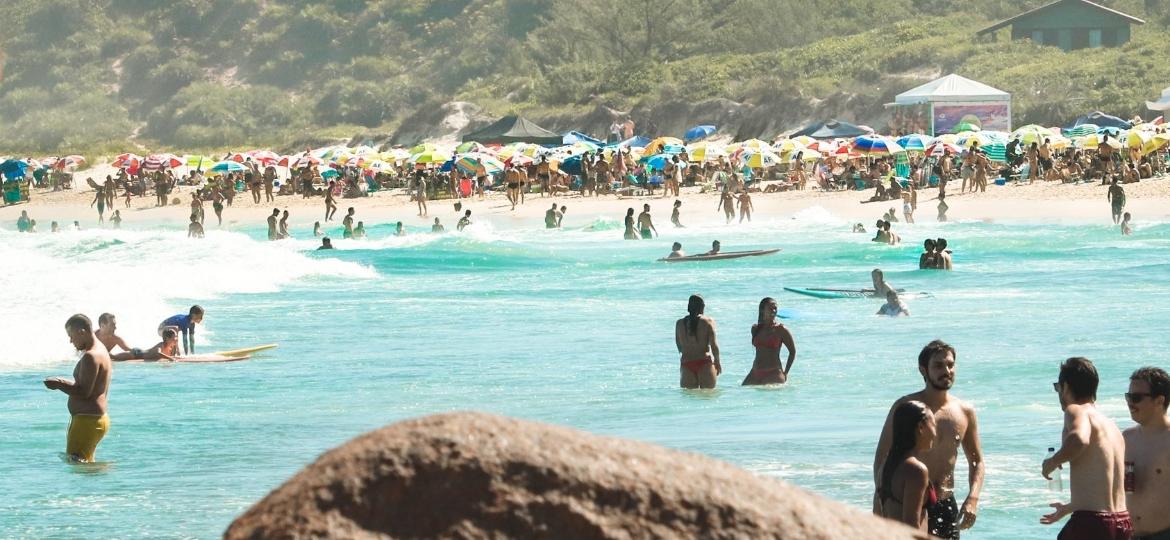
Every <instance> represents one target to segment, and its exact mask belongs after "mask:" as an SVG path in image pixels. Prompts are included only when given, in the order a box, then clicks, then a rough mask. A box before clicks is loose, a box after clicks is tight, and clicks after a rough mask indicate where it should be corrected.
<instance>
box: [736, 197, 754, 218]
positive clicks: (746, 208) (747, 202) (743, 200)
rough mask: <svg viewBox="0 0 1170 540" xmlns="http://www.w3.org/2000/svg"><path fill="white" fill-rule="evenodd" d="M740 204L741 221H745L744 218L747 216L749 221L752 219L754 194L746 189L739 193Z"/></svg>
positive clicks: (738, 201) (738, 202) (737, 202)
mask: <svg viewBox="0 0 1170 540" xmlns="http://www.w3.org/2000/svg"><path fill="white" fill-rule="evenodd" d="M736 204H738V205H739V222H740V223H743V218H745V217H746V218H747V220H748V223H751V221H752V196H751V194H749V193H748V192H747V190H744V192H743V193H740V194H739V200H737V201H736Z"/></svg>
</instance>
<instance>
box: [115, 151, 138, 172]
mask: <svg viewBox="0 0 1170 540" xmlns="http://www.w3.org/2000/svg"><path fill="white" fill-rule="evenodd" d="M141 164H142V156H140V155H138V154H132V153H129V152H127V153H125V154H119V155H118V157H116V158H114V166H115V167H118V168H129V169H137V168H138V166H139V165H141Z"/></svg>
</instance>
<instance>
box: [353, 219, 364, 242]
mask: <svg viewBox="0 0 1170 540" xmlns="http://www.w3.org/2000/svg"><path fill="white" fill-rule="evenodd" d="M353 237H354V238H365V237H366V225H365V224H364V223H362V222H360V221H359V222H358V224H357V227H354V228H353Z"/></svg>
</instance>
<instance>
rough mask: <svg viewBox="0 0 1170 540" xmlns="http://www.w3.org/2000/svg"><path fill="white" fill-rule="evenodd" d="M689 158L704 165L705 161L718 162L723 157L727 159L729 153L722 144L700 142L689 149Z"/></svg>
mask: <svg viewBox="0 0 1170 540" xmlns="http://www.w3.org/2000/svg"><path fill="white" fill-rule="evenodd" d="M687 156H688V157H689V158H690V160H691V161H692V162H694V163H702V162H704V161H716V160H718V159H719V158H721V157H727V152H725V151H724V150H723V145H721V144H718V143H713V142H700V143H696V144H692V145H690V146H688V147H687Z"/></svg>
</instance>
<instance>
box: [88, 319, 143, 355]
mask: <svg viewBox="0 0 1170 540" xmlns="http://www.w3.org/2000/svg"><path fill="white" fill-rule="evenodd" d="M94 337H96V338H97V340H98V341H100V342H102V345H105V347H106V351H107V352H109V353H110V354H113V353H114V347H119V348H121V349H122V351H123V352H124V353H133V354H142V349H135V348H133V347H130V346H129V345H127V344H126V340H124V339H122V337H121V336H119V335H118V319H117V318H116V317H114V314H113V313H102V314H101V315H99V316H98V330H97V332H94ZM132 357H133V355H132Z"/></svg>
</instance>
